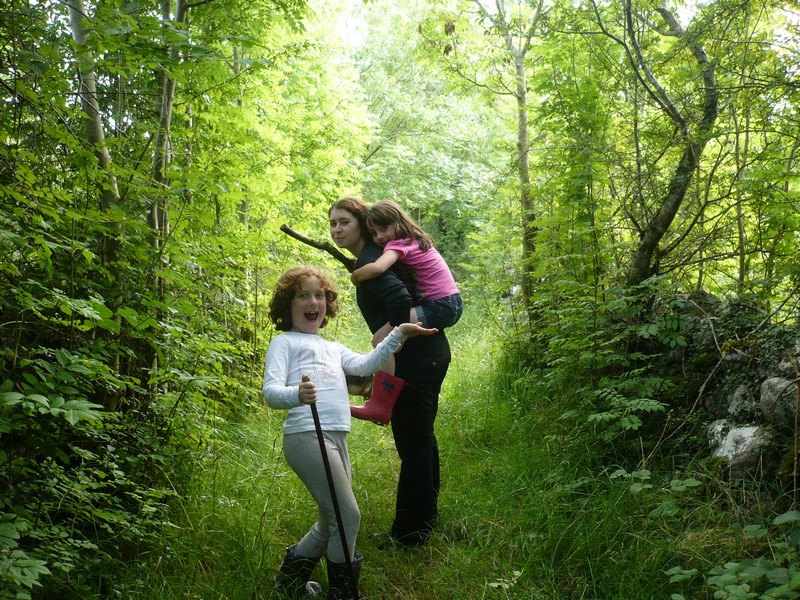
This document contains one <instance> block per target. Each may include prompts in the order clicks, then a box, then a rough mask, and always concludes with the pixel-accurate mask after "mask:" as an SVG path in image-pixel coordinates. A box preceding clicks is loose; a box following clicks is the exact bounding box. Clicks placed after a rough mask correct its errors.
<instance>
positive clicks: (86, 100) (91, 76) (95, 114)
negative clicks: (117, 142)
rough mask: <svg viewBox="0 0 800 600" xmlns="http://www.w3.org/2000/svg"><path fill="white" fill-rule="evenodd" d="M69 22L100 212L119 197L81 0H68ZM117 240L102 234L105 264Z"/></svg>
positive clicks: (111, 260) (113, 258) (113, 253)
mask: <svg viewBox="0 0 800 600" xmlns="http://www.w3.org/2000/svg"><path fill="white" fill-rule="evenodd" d="M67 6H68V9H69V23H70V30H71V31H72V39H73V40H74V41H75V45H76V53H77V56H78V75H79V77H80V89H79V91H78V95H79V96H80V99H81V108H82V109H83V112H84V113H85V114H86V118H85V120H84V127H85V128H86V141H87V142H88V143H89V145H90V146H91V147H92V148H94V153H95V156H96V157H97V162H98V165H99V166H100V170H101V171H102V172H103V173H104V174H105V181H104V182H102V183H101V184H100V190H99V194H100V196H99V203H100V209H101V210H102V211H103V212H108V211H109V210H110V208H111V206H113V205H114V204H117V203H118V202H119V200H120V197H119V188H118V187H117V178H116V176H115V175H114V173H113V171H112V170H111V154H110V153H109V151H108V147H107V146H106V138H105V133H104V130H103V119H102V115H101V113H100V103H99V102H98V100H97V83H96V78H95V73H94V58H93V56H92V54H91V52H89V51H88V50H87V49H86V38H87V36H88V29H87V27H86V21H87V16H86V10H85V9H84V7H83V2H82V0H68V2H67ZM110 225H112V229H114V230H119V224H118V223H114V224H110ZM118 246H119V245H118V242H117V241H116V239H115V238H114V237H110V236H105V238H104V239H103V260H104V262H105V263H106V264H107V265H110V264H112V263H114V262H115V261H116V258H117V252H118V250H119V247H118Z"/></svg>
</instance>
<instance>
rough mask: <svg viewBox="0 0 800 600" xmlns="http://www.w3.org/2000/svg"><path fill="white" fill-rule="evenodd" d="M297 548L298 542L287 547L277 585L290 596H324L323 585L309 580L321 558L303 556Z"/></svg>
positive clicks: (276, 581) (276, 579)
mask: <svg viewBox="0 0 800 600" xmlns="http://www.w3.org/2000/svg"><path fill="white" fill-rule="evenodd" d="M296 548H297V544H295V545H294V546H289V547H288V548H286V558H284V559H283V564H282V565H281V570H280V572H279V573H278V576H277V577H276V578H275V585H276V587H277V588H278V590H280V591H281V592H282V593H283V594H284V595H286V596H287V597H288V598H322V586H321V585H320V584H318V583H317V582H316V581H309V580H310V579H311V572H312V571H313V570H314V567H316V566H317V563H318V562H319V558H308V557H307V556H301V555H299V554H298V553H297V551H296V550H295V549H296Z"/></svg>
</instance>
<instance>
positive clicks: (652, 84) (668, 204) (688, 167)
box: [625, 2, 719, 286]
mask: <svg viewBox="0 0 800 600" xmlns="http://www.w3.org/2000/svg"><path fill="white" fill-rule="evenodd" d="M625 8H626V23H627V25H626V28H627V36H628V41H629V44H630V45H629V46H628V45H626V49H627V50H628V51H629V56H630V57H631V61H632V63H633V66H634V69H635V71H636V74H637V77H638V78H639V80H640V82H641V83H642V84H643V85H644V86H645V87H646V89H647V90H648V93H649V94H650V95H651V97H652V98H654V100H655V101H656V102H657V103H658V104H659V106H660V107H661V109H662V111H663V112H664V113H665V114H666V115H667V116H668V117H669V118H670V119H671V120H672V121H673V123H674V124H675V126H676V127H678V129H679V131H681V132H682V134H681V135H682V137H683V145H684V149H683V154H682V156H681V159H680V161H679V163H678V166H677V167H676V169H675V172H674V173H673V175H672V178H671V180H670V183H669V187H668V189H667V192H666V194H665V196H664V198H663V200H662V201H661V206H660V207H659V209H658V211H657V212H656V214H655V216H654V217H653V218H652V219H651V220H650V222H649V223H647V224H645V226H644V228H643V229H642V231H641V232H640V240H639V245H638V247H637V248H636V252H635V253H634V256H633V261H632V263H631V267H630V270H629V271H628V284H629V285H631V286H635V285H638V284H640V283H642V282H644V281H645V280H646V279H648V278H649V277H651V276H653V275H655V274H657V273H658V246H659V242H661V240H662V238H663V237H664V235H665V234H666V233H667V231H668V230H669V227H670V225H671V224H672V221H673V220H674V219H675V217H676V215H677V214H678V210H679V209H680V207H681V204H682V203H683V200H684V198H685V197H686V193H687V191H688V190H689V185H690V184H691V181H692V176H693V175H694V173H695V172H696V171H697V168H698V166H699V165H700V158H701V157H702V155H703V150H704V149H705V146H706V143H707V142H708V139H709V136H710V135H711V130H712V128H713V126H714V123H715V122H716V120H717V114H718V111H719V107H718V90H717V80H716V72H715V67H714V64H713V63H712V62H711V61H710V60H709V58H708V55H707V54H706V52H705V50H703V48H702V47H701V46H699V45H698V44H697V43H696V42H693V41H688V42H687V43H688V47H689V49H690V50H691V52H692V54H693V55H694V57H695V60H697V64H698V66H699V67H700V70H701V72H702V75H703V86H704V94H703V117H702V120H701V122H700V124H699V125H698V127H697V129H696V131H694V132H692V131H689V128H688V126H687V123H686V119H685V117H684V116H683V115H682V114H681V113H680V111H679V110H678V107H677V106H676V105H675V104H674V103H673V102H672V101H671V99H670V98H669V96H668V95H667V94H666V92H665V91H664V89H663V88H662V87H661V86H660V85H659V84H658V81H656V79H655V77H654V76H653V74H652V73H651V72H650V70H649V67H648V65H647V63H646V62H645V60H644V57H643V55H642V52H641V49H640V48H639V46H638V42H637V36H636V31H635V29H634V27H633V11H632V9H631V6H630V3H629V2H628V3H626V7H625ZM657 12H658V13H659V14H660V15H661V17H662V18H663V19H664V22H665V23H666V25H667V27H668V31H667V34H668V35H671V36H674V37H679V38H685V36H686V32H685V31H684V30H683V28H682V27H681V26H680V24H679V23H678V21H677V20H676V19H675V17H674V15H673V14H672V13H671V12H669V11H668V10H667V9H665V8H660V9H657Z"/></svg>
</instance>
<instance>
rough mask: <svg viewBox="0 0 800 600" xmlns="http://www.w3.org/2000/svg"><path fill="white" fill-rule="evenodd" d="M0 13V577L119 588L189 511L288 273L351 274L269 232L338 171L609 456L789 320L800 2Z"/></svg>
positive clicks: (792, 313) (232, 0)
mask: <svg viewBox="0 0 800 600" xmlns="http://www.w3.org/2000/svg"><path fill="white" fill-rule="evenodd" d="M0 22H1V23H2V24H0V100H1V101H2V105H3V109H2V111H1V112H0V136H2V139H3V144H2V145H0V252H1V253H2V260H1V261H0V274H1V275H2V276H0V342H1V343H0V438H2V450H0V484H1V485H0V582H1V583H2V585H0V588H1V589H2V590H3V591H0V598H26V597H27V598H30V597H37V595H38V594H39V593H42V594H43V595H42V596H41V597H59V596H60V597H69V594H73V595H74V597H80V594H81V593H83V592H85V591H86V590H87V589H90V588H96V587H98V586H99V587H100V588H105V587H107V586H110V585H111V584H110V583H108V577H109V576H110V573H112V572H113V570H112V569H110V567H109V566H108V564H110V563H107V562H106V561H111V562H113V561H123V560H127V559H131V558H134V557H137V556H138V553H139V552H140V551H141V549H142V548H143V547H145V548H146V547H147V546H148V544H149V543H151V542H152V541H153V538H154V536H156V535H157V534H158V531H160V530H161V529H163V528H164V527H167V526H168V525H169V523H170V518H171V517H170V516H169V515H170V507H171V505H172V503H173V502H174V501H175V498H176V496H177V497H179V496H180V494H181V485H182V483H185V482H186V481H189V480H191V477H192V472H193V469H194V468H195V465H202V464H203V461H204V456H203V452H202V449H203V447H204V446H205V444H206V442H207V440H209V439H211V438H212V437H213V436H214V435H215V432H216V429H217V427H218V426H219V421H220V420H229V421H235V420H236V419H239V418H242V417H243V415H246V414H248V413H249V412H252V411H253V410H255V409H256V407H260V406H261V398H260V396H259V393H258V392H259V384H258V378H259V376H260V373H261V369H262V367H263V357H264V352H265V348H266V345H267V344H268V342H269V339H270V337H271V336H272V335H273V334H274V330H273V328H272V326H271V325H270V324H269V322H268V319H267V314H266V306H267V302H268V299H269V293H270V290H271V288H272V286H273V284H274V282H275V280H276V278H277V276H278V275H279V274H280V273H281V272H282V271H283V270H284V269H285V268H287V267H289V266H293V265H296V264H298V263H303V262H309V263H319V264H323V265H325V266H326V267H327V268H329V269H330V271H331V272H332V273H335V274H336V276H337V277H338V278H339V280H340V287H341V288H342V290H343V292H344V294H345V295H346V294H350V293H352V291H351V290H350V286H349V280H348V279H347V273H346V271H345V269H343V268H342V266H341V265H340V264H339V263H337V262H336V261H335V260H333V259H332V258H331V257H330V256H328V255H327V254H326V253H324V252H320V251H319V250H316V249H314V248H311V247H309V246H307V245H304V244H301V243H299V242H297V241H296V240H293V239H292V238H290V237H289V236H287V235H285V233H283V232H282V231H281V226H282V225H289V226H291V227H292V228H293V229H295V230H297V231H299V232H301V233H303V234H305V235H307V236H309V237H310V238H313V239H316V240H327V239H328V231H327V229H328V225H327V209H328V207H329V206H330V204H331V203H332V202H334V201H335V200H336V199H338V198H340V197H342V196H344V195H347V194H355V195H359V196H362V197H363V198H365V199H366V200H367V201H375V200H379V199H392V200H395V201H397V202H398V203H399V204H401V205H402V206H403V207H404V208H405V209H406V210H407V211H408V212H409V213H410V214H411V215H412V216H413V217H414V218H415V219H416V220H417V221H418V222H419V223H420V224H421V225H422V227H423V228H424V229H425V230H426V231H427V232H428V233H430V234H431V235H432V236H433V238H434V240H435V241H436V245H437V248H438V249H439V250H440V252H441V253H442V255H443V256H445V257H446V259H447V261H448V263H449V264H450V266H451V267H452V269H453V271H454V273H455V274H456V276H457V279H458V281H459V286H460V287H461V289H462V292H463V293H464V296H465V298H466V302H467V306H468V310H469V311H471V312H472V314H474V315H475V318H474V321H470V323H471V327H476V328H480V329H481V330H482V331H485V332H486V336H488V337H490V338H491V339H492V340H496V342H497V344H498V346H499V347H501V348H503V355H504V360H506V361H507V362H504V363H502V364H503V365H505V367H502V368H509V369H511V370H512V371H513V372H514V373H516V375H515V382H516V383H515V384H514V385H515V386H516V387H515V388H514V389H516V390H517V391H519V390H525V391H526V392H525V394H523V393H522V392H520V396H519V397H518V398H516V400H515V408H516V409H517V410H519V411H520V413H521V414H526V413H532V412H535V406H536V402H537V401H538V399H541V398H545V397H546V398H547V399H548V400H547V401H548V402H549V401H550V399H552V398H554V397H557V398H562V399H563V400H562V401H563V403H564V405H563V415H564V416H565V417H564V418H565V419H567V420H569V421H570V422H574V423H576V424H577V425H576V427H578V428H579V429H581V431H583V432H584V433H585V434H586V435H587V436H589V438H590V439H591V440H592V443H593V444H594V443H597V444H598V447H600V448H602V450H598V455H597V456H600V455H604V454H603V453H604V452H608V451H609V450H608V448H609V446H610V447H612V448H614V450H613V451H611V452H612V453H616V452H619V454H620V455H628V451H627V450H620V448H621V447H627V446H626V444H628V443H633V442H631V438H636V436H637V435H639V434H641V435H646V434H652V433H653V432H654V431H655V432H656V433H655V434H654V435H656V437H657V436H658V433H657V432H658V431H662V429H661V428H662V427H663V426H664V420H663V419H667V417H666V416H665V415H670V414H671V412H670V411H671V410H672V409H678V410H681V409H683V410H686V409H689V408H694V406H696V405H697V404H698V403H697V401H696V399H697V398H698V393H699V394H700V395H702V394H703V392H704V390H705V385H706V384H705V383H703V384H702V386H703V387H701V386H700V384H699V383H698V381H699V382H701V383H702V382H703V381H704V379H705V378H706V377H708V379H709V381H710V380H711V375H709V371H710V370H711V369H712V368H714V369H716V367H713V363H714V360H716V355H717V354H718V355H723V354H726V353H729V352H735V351H741V352H743V353H745V354H746V352H745V350H743V347H744V345H746V344H749V343H751V342H753V340H754V339H755V338H758V340H757V341H758V343H763V344H764V345H763V346H759V348H760V349H762V350H763V349H764V348H767V349H768V350H769V351H771V350H770V349H772V348H773V346H772V345H770V344H774V347H775V348H776V350H775V354H778V355H780V354H781V353H782V352H783V351H784V349H785V347H791V346H792V344H793V343H795V342H794V340H795V339H796V332H797V324H798V314H799V312H800V307H798V299H799V298H800V295H798V292H799V291H800V261H798V259H797V255H798V242H800V198H799V197H798V184H799V183H800V182H798V169H797V167H796V161H797V159H798V156H797V154H798V149H800V118H799V117H798V108H800V85H798V81H799V80H798V73H799V71H800V47H799V46H798V39H800V36H798V26H799V24H800V21H799V20H798V13H797V7H796V5H795V4H794V3H791V2H780V1H777V2H776V1H771V0H765V1H759V2H746V3H740V2H731V1H729V0H708V1H707V2H702V3H693V2H682V1H681V0H679V1H678V2H671V3H662V4H654V3H650V2H639V1H636V0H633V1H625V2H621V3H614V2H599V1H595V0H588V1H578V2H560V1H555V2H548V3H545V2H541V1H540V2H517V1H511V0H508V1H505V0H496V1H495V2H488V1H485V0H441V1H435V2H403V1H397V0H371V1H368V2H360V1H357V0H327V1H326V0H311V1H309V2H306V1H305V0H258V1H252V0H247V1H245V0H195V1H188V0H162V1H161V2H159V3H147V2H142V1H141V0H114V1H110V0H99V1H94V0H66V1H55V0H39V1H35V2H33V1H26V0H10V1H7V2H5V3H4V4H3V5H2V7H0ZM700 298H702V299H708V298H713V299H715V301H714V302H715V306H718V305H720V304H721V305H724V306H725V307H728V308H730V307H735V309H734V310H730V312H729V313H726V314H727V318H729V319H730V320H729V321H725V322H724V323H723V326H722V327H721V329H717V330H714V334H715V335H716V334H719V335H718V337H715V338H714V340H713V342H714V344H716V347H714V348H713V349H712V354H714V355H715V358H713V359H711V358H709V357H708V356H706V355H703V356H702V357H701V358H698V362H697V363H696V364H695V366H697V368H698V369H706V371H702V370H698V373H697V374H695V375H696V376H694V377H691V376H688V375H687V376H686V379H687V380H692V381H693V384H692V385H693V386H694V387H691V389H683V388H680V385H681V383H680V382H676V381H673V380H672V379H671V375H672V374H670V375H669V376H668V375H666V374H665V373H666V372H668V371H669V369H673V371H675V370H676V369H678V370H679V368H678V367H675V366H674V364H675V363H670V364H672V365H673V366H671V367H664V363H663V360H664V358H665V357H666V356H668V355H669V353H670V352H673V353H674V352H676V351H681V350H682V349H686V348H687V347H689V345H690V342H691V340H692V337H691V335H690V333H689V331H688V330H687V327H688V324H689V323H690V322H691V319H690V318H689V317H687V316H686V315H685V314H683V313H682V312H681V310H680V309H682V308H684V307H686V306H687V305H690V306H691V307H692V310H694V309H697V310H700V308H699V307H700V306H702V307H703V308H704V309H705V308H707V307H708V306H709V304H703V303H702V302H701V300H699V299H700ZM717 300H718V301H719V302H717ZM343 312H344V315H343V318H344V323H345V325H342V328H343V330H348V331H350V330H352V331H361V333H363V334H364V335H363V337H364V339H366V333H365V332H364V331H363V326H362V325H361V323H360V322H359V320H358V318H357V316H356V309H355V307H354V303H353V302H352V301H345V302H343ZM696 314H699V313H696ZM706 316H708V315H707V314H706ZM698 318H699V317H698ZM707 320H708V321H709V322H711V321H714V320H713V319H710V318H709V319H707ZM745 321H746V322H745ZM714 322H715V323H717V322H718V321H714ZM720 323H721V322H720ZM725 335H727V336H728V337H726V338H725V339H723V337H724V336H725ZM777 340H780V342H781V344H783V345H780V349H777V348H778V345H779V344H778V341H777ZM786 340H789V341H786ZM784 342H786V343H785V344H784ZM726 344H727V345H726ZM750 349H751V348H750V347H748V351H749V350H750ZM686 352H687V353H688V350H687V351H686ZM699 355H700V353H699V352H698V353H697V354H696V355H695V356H699ZM687 356H689V354H685V355H684V356H683V358H684V359H686V357H687ZM708 361H711V362H708ZM509 364H512V365H513V368H512V367H509V366H508V365H509ZM681 364H682V365H683V366H682V367H680V368H685V365H686V364H687V361H686V360H684V362H683V363H681ZM710 365H711V366H710ZM499 368H501V366H498V369H499ZM659 368H666V369H667V371H659V370H658V369H659ZM684 373H685V371H684ZM676 379H677V378H676ZM676 385H677V386H678V388H679V390H678V391H675V386H676ZM638 392H641V393H638ZM526 394H528V395H526ZM693 404H694V406H693ZM700 404H703V403H702V402H701V403H700ZM687 412H692V411H691V410H687ZM669 418H671V417H669ZM667 420H668V419H667ZM666 437H669V436H666ZM615 444H620V445H615ZM633 445H636V444H635V443H633ZM653 445H654V446H657V445H658V444H655V443H654V444H653ZM639 447H640V448H641V447H642V446H641V444H640V446H639ZM787 447H788V446H787ZM98 581H99V582H102V583H100V584H98V583H97V582H98ZM81 590H83V592H81ZM95 592H96V593H99V592H97V590H96V589H94V590H93V593H95Z"/></svg>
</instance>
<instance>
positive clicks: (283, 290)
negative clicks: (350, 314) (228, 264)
mask: <svg viewBox="0 0 800 600" xmlns="http://www.w3.org/2000/svg"><path fill="white" fill-rule="evenodd" d="M310 277H316V278H317V279H319V282H320V285H321V286H322V289H323V290H324V291H325V318H324V319H323V320H322V325H320V327H325V325H327V324H328V319H329V318H332V317H335V316H336V313H337V312H338V310H339V303H338V301H337V298H338V296H339V294H338V292H337V291H336V288H335V286H334V284H333V279H331V278H330V277H329V276H328V275H327V274H326V273H324V272H323V271H321V270H320V269H317V268H315V267H307V266H301V267H294V268H292V269H289V270H288V271H286V272H285V273H284V274H283V275H281V276H280V277H279V278H278V282H277V283H276V284H275V292H274V293H273V294H272V299H271V300H270V301H269V318H270V320H271V321H272V322H273V323H274V324H275V328H276V329H277V330H278V331H290V330H291V329H292V327H293V324H292V299H294V297H295V295H296V294H297V293H298V292H299V291H300V287H301V286H302V285H303V282H304V281H305V280H306V279H308V278H310Z"/></svg>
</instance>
